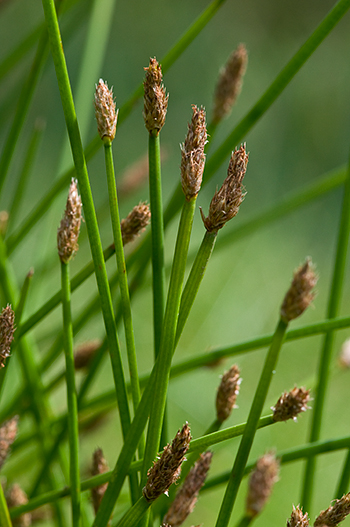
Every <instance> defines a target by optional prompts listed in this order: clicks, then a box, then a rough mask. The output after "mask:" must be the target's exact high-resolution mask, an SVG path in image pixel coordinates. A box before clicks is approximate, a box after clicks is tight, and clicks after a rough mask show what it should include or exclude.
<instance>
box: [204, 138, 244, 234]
mask: <svg viewBox="0 0 350 527" xmlns="http://www.w3.org/2000/svg"><path fill="white" fill-rule="evenodd" d="M247 164H248V154H247V153H246V145H245V144H244V145H241V147H240V148H239V149H238V150H235V151H234V152H233V153H232V155H231V159H230V163H229V167H228V170H227V177H226V179H225V181H224V183H223V185H222V187H221V188H220V190H217V191H216V192H215V194H214V197H213V199H212V200H211V203H210V207H209V215H208V217H207V218H205V217H204V214H203V212H202V209H200V211H201V215H202V220H203V223H204V226H205V228H206V229H207V231H208V232H217V231H218V230H219V229H222V227H223V226H224V225H225V224H226V223H227V222H228V221H229V220H230V219H231V218H233V217H234V216H236V214H237V213H238V211H239V207H240V205H241V203H242V201H243V198H244V196H245V192H244V188H243V185H242V181H243V178H244V175H245V173H246V170H247Z"/></svg>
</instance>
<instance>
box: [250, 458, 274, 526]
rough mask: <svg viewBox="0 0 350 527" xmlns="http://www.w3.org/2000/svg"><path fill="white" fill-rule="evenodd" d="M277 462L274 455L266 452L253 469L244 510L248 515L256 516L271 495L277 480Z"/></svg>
mask: <svg viewBox="0 0 350 527" xmlns="http://www.w3.org/2000/svg"><path fill="white" fill-rule="evenodd" d="M278 473H279V463H278V461H277V460H276V458H275V455H274V454H273V453H271V452H268V453H267V454H265V455H264V456H262V457H261V458H260V459H259V460H258V462H257V464H256V467H255V469H254V470H253V472H252V474H251V476H250V480H249V487H248V495H247V501H246V511H247V514H248V515H249V516H252V517H254V516H257V514H259V513H260V512H261V511H262V509H263V508H264V507H265V504H266V503H267V501H268V499H269V498H270V496H271V492H272V488H273V486H274V484H275V483H276V481H278Z"/></svg>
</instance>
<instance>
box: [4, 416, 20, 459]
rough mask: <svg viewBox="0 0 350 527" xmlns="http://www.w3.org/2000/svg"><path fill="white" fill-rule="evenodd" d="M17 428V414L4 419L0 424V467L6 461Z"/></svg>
mask: <svg viewBox="0 0 350 527" xmlns="http://www.w3.org/2000/svg"><path fill="white" fill-rule="evenodd" d="M17 428H18V416H15V417H13V418H12V419H9V420H8V421H5V423H3V424H2V425H1V426H0V468H1V467H2V466H3V464H4V463H5V461H6V458H7V457H8V455H9V453H10V448H11V445H12V443H13V442H14V440H15V439H16V435H17Z"/></svg>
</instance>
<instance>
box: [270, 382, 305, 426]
mask: <svg viewBox="0 0 350 527" xmlns="http://www.w3.org/2000/svg"><path fill="white" fill-rule="evenodd" d="M309 400H310V390H305V388H303V387H301V388H297V387H296V386H295V387H294V388H293V389H292V390H291V391H290V392H284V393H283V394H282V395H281V397H280V398H279V399H278V401H277V403H276V404H275V406H272V407H271V410H273V420H274V421H276V422H277V421H288V419H293V421H296V420H297V416H298V414H300V413H301V412H306V410H308V408H309V407H308V406H307V403H308V402H309Z"/></svg>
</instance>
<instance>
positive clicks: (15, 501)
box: [6, 483, 32, 527]
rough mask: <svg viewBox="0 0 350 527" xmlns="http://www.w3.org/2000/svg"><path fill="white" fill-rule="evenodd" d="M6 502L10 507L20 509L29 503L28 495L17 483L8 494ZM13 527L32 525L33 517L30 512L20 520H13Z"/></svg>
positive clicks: (19, 518)
mask: <svg viewBox="0 0 350 527" xmlns="http://www.w3.org/2000/svg"><path fill="white" fill-rule="evenodd" d="M6 501H7V505H8V507H9V508H10V507H18V506H19V505H25V504H26V503H28V498H27V494H26V493H25V492H24V490H22V489H21V487H20V486H19V485H17V483H15V484H14V485H12V487H10V489H9V490H8V491H7V493H6ZM12 525H13V527H29V526H30V525H32V515H31V513H30V512H26V513H25V514H22V515H21V516H19V517H18V518H14V519H13V520H12Z"/></svg>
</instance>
